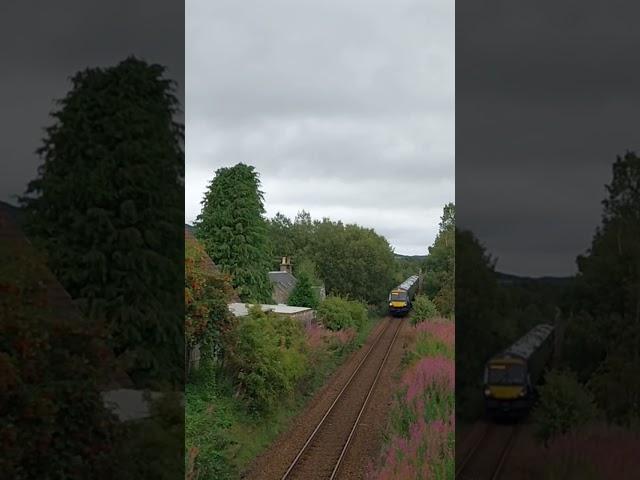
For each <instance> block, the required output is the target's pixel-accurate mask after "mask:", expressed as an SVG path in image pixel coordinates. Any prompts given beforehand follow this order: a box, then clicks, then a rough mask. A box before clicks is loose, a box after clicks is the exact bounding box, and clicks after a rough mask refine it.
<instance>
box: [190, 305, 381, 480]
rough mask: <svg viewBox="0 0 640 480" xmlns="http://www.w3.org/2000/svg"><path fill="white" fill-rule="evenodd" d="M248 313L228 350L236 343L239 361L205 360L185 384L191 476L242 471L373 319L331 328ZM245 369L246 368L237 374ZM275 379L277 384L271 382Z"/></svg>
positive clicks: (219, 476)
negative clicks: (357, 326) (354, 325)
mask: <svg viewBox="0 0 640 480" xmlns="http://www.w3.org/2000/svg"><path fill="white" fill-rule="evenodd" d="M251 317H252V318H249V319H247V322H245V321H244V320H245V319H242V320H241V322H240V332H238V333H237V334H234V346H233V348H229V349H228V350H227V351H229V352H231V351H232V350H234V349H236V350H238V353H233V354H230V355H231V356H234V357H235V358H234V359H233V360H230V363H231V364H232V365H234V366H227V364H226V363H225V364H215V363H212V362H204V364H203V366H202V367H201V368H200V369H199V370H198V371H196V372H194V374H193V375H192V377H191V378H190V382H189V383H188V384H187V390H186V425H187V429H186V437H185V443H186V447H187V457H186V459H185V462H186V471H187V478H192V479H195V478H198V479H199V480H213V479H215V480H225V479H236V478H239V477H240V474H241V472H242V471H243V470H244V469H245V468H246V467H247V465H248V463H249V462H250V461H251V460H252V459H253V458H254V457H255V456H256V455H257V454H258V453H260V452H261V451H262V450H263V449H264V448H266V447H267V446H268V445H269V444H270V443H271V441H272V440H273V439H274V438H275V437H276V436H277V435H278V433H279V432H280V431H282V430H283V429H285V428H287V426H288V425H289V421H290V420H291V418H292V417H293V416H294V415H295V414H296V413H297V412H298V411H299V410H300V409H301V408H303V406H304V403H305V401H306V400H307V399H308V398H309V397H310V396H311V395H312V394H313V393H314V392H315V391H316V390H317V388H319V387H320V386H321V385H322V383H323V382H324V380H325V379H326V377H327V376H328V375H329V374H330V373H331V372H332V371H333V370H334V369H335V368H336V367H337V366H338V365H339V364H340V363H341V362H342V360H343V358H344V356H345V355H346V354H347V353H349V352H350V351H351V350H352V349H353V348H356V347H357V346H358V345H359V344H360V342H361V341H362V339H363V337H364V336H366V334H367V333H368V331H369V330H370V328H371V326H372V324H373V322H374V321H375V320H373V319H370V320H368V321H367V322H365V323H364V325H363V326H362V328H361V330H360V331H359V332H358V331H356V330H355V329H346V330H339V331H336V332H333V331H331V330H328V329H326V328H324V327H322V326H320V325H317V324H311V325H310V326H308V327H306V328H304V329H302V327H300V325H299V324H297V323H295V322H292V321H291V320H286V319H282V318H277V317H276V316H274V315H273V314H271V315H269V314H264V313H261V312H258V311H254V312H252V315H251ZM281 321H284V323H283V324H280V322H281ZM243 324H244V325H243ZM278 342H279V343H278ZM276 346H277V347H278V348H276ZM252 348H257V349H258V351H256V352H252V351H251V349H252ZM257 356H259V357H260V358H255V357H257ZM278 362H282V363H283V365H277V364H276V363H278ZM240 370H242V371H243V372H244V375H242V376H241V377H240V378H238V372H239V371H240ZM273 379H275V381H274V386H272V385H270V384H269V383H268V382H270V381H272V380H273ZM276 400H277V401H276Z"/></svg>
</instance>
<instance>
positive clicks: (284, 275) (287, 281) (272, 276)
mask: <svg viewBox="0 0 640 480" xmlns="http://www.w3.org/2000/svg"><path fill="white" fill-rule="evenodd" d="M269 280H270V281H271V283H277V284H278V285H280V286H282V287H283V288H284V289H285V290H293V287H294V286H295V285H296V282H297V281H298V280H297V279H296V277H294V276H293V275H292V274H290V273H289V272H269Z"/></svg>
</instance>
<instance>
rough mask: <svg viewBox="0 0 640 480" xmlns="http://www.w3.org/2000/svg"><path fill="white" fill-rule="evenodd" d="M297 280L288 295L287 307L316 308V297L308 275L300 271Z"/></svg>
mask: <svg viewBox="0 0 640 480" xmlns="http://www.w3.org/2000/svg"><path fill="white" fill-rule="evenodd" d="M297 280H298V281H297V282H296V285H295V287H293V291H292V292H291V295H289V299H288V300H287V305H293V306H295V307H308V308H316V307H317V306H318V297H317V295H316V292H315V291H314V289H313V285H312V284H311V277H310V275H309V274H308V273H307V272H306V271H304V270H302V271H300V272H298V274H297Z"/></svg>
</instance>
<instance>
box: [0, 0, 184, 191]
mask: <svg viewBox="0 0 640 480" xmlns="http://www.w3.org/2000/svg"><path fill="white" fill-rule="evenodd" d="M1 9H2V11H1V14H0V16H1V17H2V19H3V20H4V22H3V28H2V29H0V45H2V47H0V49H1V50H0V55H1V58H2V61H3V77H2V81H1V82H2V89H1V91H2V107H3V108H2V116H1V117H0V128H1V129H2V131H3V132H4V133H5V137H4V141H3V142H2V144H1V145H0V158H2V161H3V162H5V163H6V164H7V167H8V168H5V170H9V173H7V174H4V173H3V175H0V200H9V201H12V197H13V196H14V195H18V194H22V193H24V190H25V188H26V185H27V183H28V182H29V181H30V180H31V179H32V178H33V177H34V176H35V174H36V170H37V167H38V165H39V164H40V159H39V158H38V157H37V156H36V155H35V153H34V151H35V150H36V148H38V147H39V146H40V142H41V137H42V129H43V128H44V127H46V126H48V125H49V124H50V123H51V120H50V118H49V113H50V112H51V111H52V110H53V109H54V107H55V104H54V100H56V99H59V98H62V97H63V96H64V95H65V93H66V92H67V91H68V89H69V88H70V83H69V81H68V79H69V77H70V76H71V75H73V74H74V73H75V72H77V71H78V70H81V69H84V68H87V67H95V66H109V65H113V64H116V63H117V62H119V61H121V60H123V59H124V58H125V57H127V56H129V55H136V56H138V57H141V58H144V59H145V60H147V61H150V62H157V63H160V64H163V65H165V66H167V67H168V72H167V76H168V77H170V78H172V79H174V80H176V81H177V83H178V85H177V88H178V90H177V94H178V97H179V99H180V100H181V101H183V99H184V21H183V18H184V6H183V5H182V4H181V3H179V2H173V1H151V0H137V1H122V0H118V1H112V2H84V1H70V0H67V1H62V2H38V4H37V7H34V4H33V3H32V2H5V4H3V6H2V7H1Z"/></svg>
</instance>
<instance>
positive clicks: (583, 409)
mask: <svg viewBox="0 0 640 480" xmlns="http://www.w3.org/2000/svg"><path fill="white" fill-rule="evenodd" d="M545 381H546V383H545V385H544V386H542V387H540V401H539V404H538V405H537V407H536V408H535V410H534V412H533V421H534V424H535V434H536V436H537V437H538V438H539V439H540V440H543V441H544V443H545V444H547V442H548V441H549V440H550V439H551V438H553V437H555V436H556V435H561V434H564V433H567V432H569V431H571V430H575V429H576V428H577V427H580V426H582V425H585V424H586V423H588V422H590V421H591V420H593V419H594V418H595V417H596V413H597V410H596V407H595V403H594V401H593V396H592V395H591V393H590V392H589V391H588V390H587V389H586V388H584V387H583V386H582V385H581V384H580V383H579V382H578V380H577V379H576V376H575V374H574V373H572V372H569V371H551V372H549V373H547V375H546V376H545Z"/></svg>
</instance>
